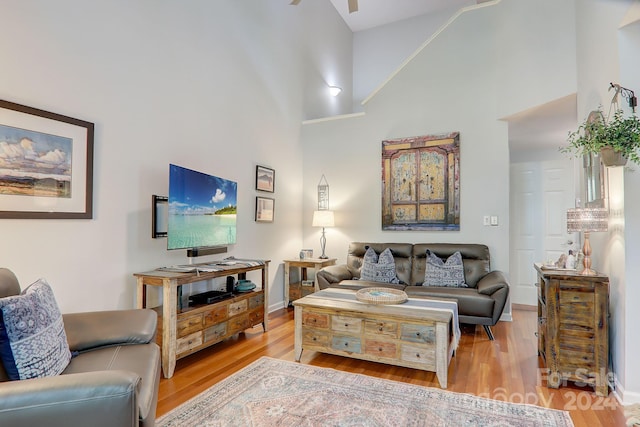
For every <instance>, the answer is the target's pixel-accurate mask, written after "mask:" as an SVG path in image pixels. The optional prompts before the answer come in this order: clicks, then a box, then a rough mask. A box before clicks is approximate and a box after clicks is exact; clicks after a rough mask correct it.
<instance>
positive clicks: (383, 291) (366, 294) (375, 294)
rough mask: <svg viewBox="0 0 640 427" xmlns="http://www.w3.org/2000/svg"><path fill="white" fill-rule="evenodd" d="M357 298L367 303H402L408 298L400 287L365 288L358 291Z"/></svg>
mask: <svg viewBox="0 0 640 427" xmlns="http://www.w3.org/2000/svg"><path fill="white" fill-rule="evenodd" d="M356 298H357V299H358V301H361V302H365V303H367V304H402V303H403V302H405V301H406V300H407V294H406V293H405V292H404V291H400V290H398V289H391V288H365V289H360V290H359V291H358V292H356Z"/></svg>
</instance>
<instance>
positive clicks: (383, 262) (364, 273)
mask: <svg viewBox="0 0 640 427" xmlns="http://www.w3.org/2000/svg"><path fill="white" fill-rule="evenodd" d="M360 279H361V280H368V281H372V282H381V283H399V282H400V281H399V280H398V277H397V276H396V265H395V263H394V260H393V255H392V254H391V250H390V249H389V248H386V249H385V250H384V251H382V253H381V254H380V255H379V256H378V254H377V253H376V251H374V250H373V248H367V251H366V252H365V254H364V258H363V263H362V270H361V271H360Z"/></svg>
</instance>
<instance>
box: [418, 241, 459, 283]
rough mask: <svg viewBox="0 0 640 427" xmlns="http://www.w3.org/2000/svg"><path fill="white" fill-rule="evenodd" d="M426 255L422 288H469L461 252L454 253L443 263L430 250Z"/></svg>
mask: <svg viewBox="0 0 640 427" xmlns="http://www.w3.org/2000/svg"><path fill="white" fill-rule="evenodd" d="M426 253H427V263H426V267H425V271H424V282H423V283H422V286H447V287H456V288H468V286H467V284H466V283H465V282H464V266H463V264H462V255H461V254H460V252H459V251H456V252H454V254H453V255H451V256H450V257H449V258H447V260H446V261H443V260H442V259H441V258H440V257H438V256H436V255H435V254H434V253H433V252H431V251H430V250H429V249H427V250H426Z"/></svg>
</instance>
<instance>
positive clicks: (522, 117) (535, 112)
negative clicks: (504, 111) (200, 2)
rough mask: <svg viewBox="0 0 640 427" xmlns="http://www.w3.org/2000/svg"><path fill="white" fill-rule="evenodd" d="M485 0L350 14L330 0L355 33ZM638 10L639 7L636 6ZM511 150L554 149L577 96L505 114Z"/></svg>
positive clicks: (388, 1) (406, 1) (419, 1)
mask: <svg viewBox="0 0 640 427" xmlns="http://www.w3.org/2000/svg"><path fill="white" fill-rule="evenodd" d="M486 1H488V0H358V11H357V12H354V13H349V9H348V0H331V3H332V4H333V6H334V7H335V8H336V10H337V11H338V13H340V16H342V19H344V21H345V22H346V23H347V25H348V26H349V28H351V31H353V32H357V31H362V30H367V29H370V28H374V27H378V26H381V25H385V24H390V23H392V22H396V21H401V20H403V19H408V18H412V17H415V16H420V15H424V14H427V13H437V12H439V11H442V10H444V9H454V8H455V9H461V8H463V7H467V6H470V5H472V4H476V3H484V2H486ZM639 9H640V8H639ZM503 120H505V121H507V122H508V123H509V146H510V148H511V150H512V151H529V150H531V149H534V150H535V149H550V148H557V147H559V146H560V145H563V144H564V142H566V138H567V132H568V131H569V130H571V129H572V128H575V125H576V96H575V94H574V95H570V96H567V97H564V98H561V99H557V100H554V101H551V102H549V103H547V104H544V105H540V106H537V107H534V108H531V109H530V110H527V111H522V112H520V113H517V114H514V115H512V116H510V117H505V118H504V119H503Z"/></svg>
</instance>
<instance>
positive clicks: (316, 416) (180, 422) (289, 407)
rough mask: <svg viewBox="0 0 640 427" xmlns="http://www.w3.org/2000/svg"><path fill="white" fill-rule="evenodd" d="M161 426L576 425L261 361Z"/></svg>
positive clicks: (523, 409) (520, 409)
mask: <svg viewBox="0 0 640 427" xmlns="http://www.w3.org/2000/svg"><path fill="white" fill-rule="evenodd" d="M156 425H157V426H158V427H168V426H180V427H183V426H189V427H192V426H220V427H223V426H224V427H227V426H295V427H299V426H358V427H370V426H371V427H373V426H376V427H377V426H385V427H386V426H486V427H489V426H491V427H498V426H499V427H504V426H518V427H528V426H531V427H533V426H537V427H555V426H558V427H570V426H573V422H572V421H571V418H570V416H569V414H568V413H567V412H564V411H558V410H553V409H545V408H541V407H538V406H533V405H521V404H513V403H505V402H500V401H497V400H490V399H483V398H478V397H475V396H472V395H468V394H461V393H453V392H448V391H443V390H440V389H436V388H429V387H422V386H417V385H412V384H406V383H401V382H397V381H390V380H384V379H380V378H374V377H369V376H366V375H361V374H350V373H346V372H342V371H337V370H334V369H328V368H318V367H315V366H309V365H304V364H302V363H294V362H287V361H282V360H278V359H272V358H269V357H262V358H261V359H259V360H257V361H255V362H253V363H252V364H251V365H249V366H247V367H245V368H244V369H242V370H240V371H238V372H237V373H235V374H234V375H232V376H230V377H228V378H226V379H225V380H223V381H221V382H220V383H218V384H216V385H215V386H213V387H211V388H210V389H209V390H207V391H205V392H203V393H201V394H200V395H198V396H196V397H194V398H193V399H191V400H189V401H188V402H185V403H184V404H183V405H181V406H179V407H177V408H175V409H174V410H172V411H171V412H169V413H167V414H166V415H164V416H162V417H160V418H158V420H157V421H156Z"/></svg>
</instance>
